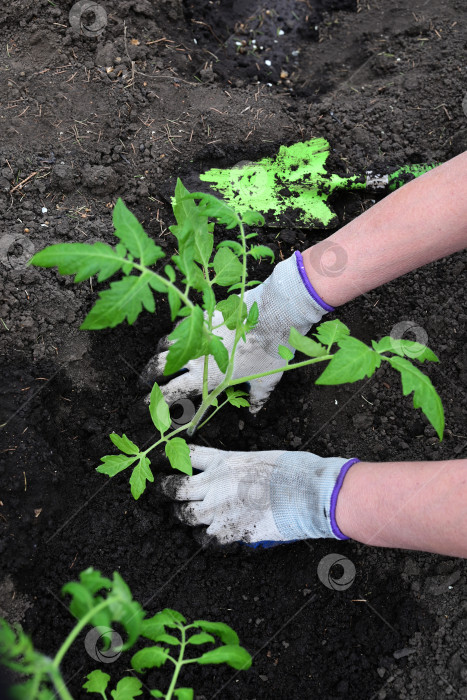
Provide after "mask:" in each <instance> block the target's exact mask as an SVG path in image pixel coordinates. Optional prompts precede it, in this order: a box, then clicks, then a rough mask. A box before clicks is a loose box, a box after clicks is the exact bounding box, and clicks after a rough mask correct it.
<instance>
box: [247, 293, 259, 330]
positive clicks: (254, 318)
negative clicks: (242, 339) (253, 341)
mask: <svg viewBox="0 0 467 700" xmlns="http://www.w3.org/2000/svg"><path fill="white" fill-rule="evenodd" d="M258 321H259V308H258V303H257V302H256V301H254V302H253V304H252V305H251V308H250V311H249V312H248V316H247V319H246V321H245V333H249V332H250V331H252V330H253V328H254V327H255V326H256V324H257V323H258Z"/></svg>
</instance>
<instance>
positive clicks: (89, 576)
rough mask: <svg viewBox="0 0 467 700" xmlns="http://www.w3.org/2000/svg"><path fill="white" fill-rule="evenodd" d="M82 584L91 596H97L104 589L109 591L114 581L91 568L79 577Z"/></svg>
mask: <svg viewBox="0 0 467 700" xmlns="http://www.w3.org/2000/svg"><path fill="white" fill-rule="evenodd" d="M79 580H80V584H81V585H82V586H84V587H85V588H86V589H87V590H88V591H89V592H90V593H91V595H95V594H96V593H97V592H98V591H101V590H102V589H103V588H104V589H106V590H108V589H109V588H111V586H112V581H111V580H110V579H109V578H107V576H102V574H101V572H100V571H98V570H97V569H93V567H92V566H89V567H88V568H87V569H85V570H84V571H81V573H80V575H79Z"/></svg>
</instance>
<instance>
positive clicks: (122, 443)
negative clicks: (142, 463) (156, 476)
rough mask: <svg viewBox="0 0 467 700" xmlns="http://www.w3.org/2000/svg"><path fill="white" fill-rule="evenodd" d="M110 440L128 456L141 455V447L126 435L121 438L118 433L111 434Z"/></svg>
mask: <svg viewBox="0 0 467 700" xmlns="http://www.w3.org/2000/svg"><path fill="white" fill-rule="evenodd" d="M109 438H110V439H111V440H112V442H113V444H114V445H115V447H117V448H118V449H119V450H120V451H121V452H124V453H125V454H126V455H137V454H139V447H138V446H137V445H135V443H134V442H132V441H131V440H130V439H129V438H127V436H126V435H125V433H123V435H122V436H121V437H120V435H117V433H110V435H109Z"/></svg>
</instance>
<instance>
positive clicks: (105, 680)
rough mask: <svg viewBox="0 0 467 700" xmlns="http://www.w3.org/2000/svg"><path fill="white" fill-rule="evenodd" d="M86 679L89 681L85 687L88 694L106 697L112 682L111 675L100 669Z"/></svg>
mask: <svg viewBox="0 0 467 700" xmlns="http://www.w3.org/2000/svg"><path fill="white" fill-rule="evenodd" d="M86 678H87V679H88V680H87V682H86V683H85V684H84V685H83V689H84V690H85V691H86V692H88V693H100V694H101V695H102V696H104V694H105V691H106V689H107V686H108V685H109V681H110V676H109V674H108V673H104V672H103V671H101V670H100V669H99V668H96V670H95V671H91V673H88V675H87V676H86Z"/></svg>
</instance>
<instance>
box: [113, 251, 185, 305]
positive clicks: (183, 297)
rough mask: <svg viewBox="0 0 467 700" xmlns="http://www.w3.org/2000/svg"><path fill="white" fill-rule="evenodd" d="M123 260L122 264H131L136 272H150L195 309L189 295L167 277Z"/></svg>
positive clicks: (143, 266)
mask: <svg viewBox="0 0 467 700" xmlns="http://www.w3.org/2000/svg"><path fill="white" fill-rule="evenodd" d="M121 260H122V262H125V263H129V262H131V264H132V265H133V267H134V268H135V269H136V270H139V271H140V272H148V273H150V274H151V275H154V277H156V278H157V279H158V280H159V282H162V283H163V284H164V285H165V286H166V287H168V288H169V289H171V290H172V291H173V292H175V293H176V294H177V295H178V296H179V297H180V299H181V300H182V301H183V303H184V304H185V305H186V306H189V307H190V309H194V308H195V305H194V304H193V302H192V301H191V299H189V297H188V296H187V294H186V293H185V292H182V291H181V290H180V289H179V288H178V287H176V286H175V284H174V283H173V282H171V281H170V280H169V279H167V278H166V277H162V275H158V274H157V272H154V270H150V269H149V267H146V266H145V265H140V264H139V263H135V262H134V261H131V260H127V259H126V258H121ZM188 290H189V287H187V291H188Z"/></svg>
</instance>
